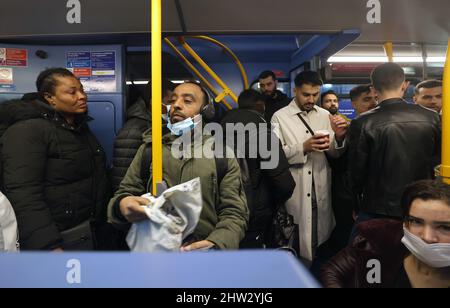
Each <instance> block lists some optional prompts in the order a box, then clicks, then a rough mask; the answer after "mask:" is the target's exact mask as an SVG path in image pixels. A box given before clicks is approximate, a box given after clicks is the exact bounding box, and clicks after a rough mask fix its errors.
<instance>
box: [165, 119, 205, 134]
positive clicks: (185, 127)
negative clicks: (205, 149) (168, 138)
mask: <svg viewBox="0 0 450 308" xmlns="http://www.w3.org/2000/svg"><path fill="white" fill-rule="evenodd" d="M201 121H202V116H201V115H196V116H195V117H194V118H187V119H186V120H184V121H181V122H178V123H175V124H172V122H170V119H169V123H167V128H168V129H169V130H170V131H171V133H172V135H174V136H181V135H183V134H185V133H187V132H189V131H191V130H193V129H194V128H195V127H196V126H197V125H198V123H200V122H201Z"/></svg>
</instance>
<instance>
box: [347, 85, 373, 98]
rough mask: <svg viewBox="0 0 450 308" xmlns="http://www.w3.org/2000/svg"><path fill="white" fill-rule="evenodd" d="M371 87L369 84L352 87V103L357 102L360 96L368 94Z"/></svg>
mask: <svg viewBox="0 0 450 308" xmlns="http://www.w3.org/2000/svg"><path fill="white" fill-rule="evenodd" d="M372 88H373V86H372V85H371V84H363V85H359V86H357V87H354V88H353V89H351V90H350V100H351V101H352V102H353V101H355V100H357V99H358V98H359V97H360V96H361V95H363V94H366V93H369V92H370V91H372Z"/></svg>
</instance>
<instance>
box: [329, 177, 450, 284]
mask: <svg viewBox="0 0 450 308" xmlns="http://www.w3.org/2000/svg"><path fill="white" fill-rule="evenodd" d="M401 203H402V208H403V212H404V222H403V223H401V222H397V221H395V220H389V219H375V220H372V221H367V222H364V223H361V224H360V225H358V231H359V232H358V233H359V234H358V236H357V237H356V238H355V240H354V242H353V244H352V245H350V246H348V247H347V248H346V249H345V250H343V251H341V252H340V253H339V254H338V255H337V256H335V257H334V258H333V259H332V260H331V261H330V262H329V263H328V264H327V265H326V266H325V267H324V268H323V271H322V277H321V278H322V282H323V284H324V286H325V287H378V288H379V287H388V288H392V287H396V288H449V287H450V186H449V185H446V184H444V183H441V182H439V181H431V180H425V181H420V182H416V183H414V184H412V185H410V186H408V187H407V188H406V190H405V192H404V194H403V197H402V202H401ZM371 261H372V262H371ZM373 261H376V262H379V263H378V268H379V270H378V273H377V271H376V270H374V266H375V267H376V266H377V265H376V262H375V263H374V262H373ZM370 262H371V263H370ZM369 263H370V264H369ZM369 272H370V273H369Z"/></svg>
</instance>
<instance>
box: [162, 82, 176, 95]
mask: <svg viewBox="0 0 450 308" xmlns="http://www.w3.org/2000/svg"><path fill="white" fill-rule="evenodd" d="M175 88H176V86H175V84H174V83H173V82H172V81H170V80H169V79H167V78H164V79H163V80H162V91H163V96H165V95H166V94H167V92H169V91H173V90H175Z"/></svg>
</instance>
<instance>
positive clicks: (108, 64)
mask: <svg viewBox="0 0 450 308" xmlns="http://www.w3.org/2000/svg"><path fill="white" fill-rule="evenodd" d="M67 68H68V69H69V70H70V71H72V72H73V73H74V75H75V76H77V77H78V78H79V79H80V81H81V83H82V84H83V87H84V89H85V91H86V92H115V91H116V52H115V51H92V52H91V51H70V52H68V53H67Z"/></svg>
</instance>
